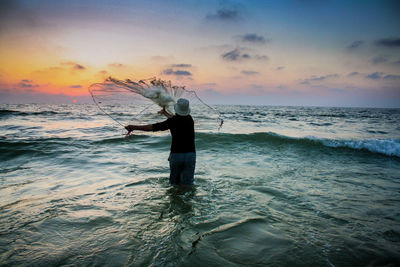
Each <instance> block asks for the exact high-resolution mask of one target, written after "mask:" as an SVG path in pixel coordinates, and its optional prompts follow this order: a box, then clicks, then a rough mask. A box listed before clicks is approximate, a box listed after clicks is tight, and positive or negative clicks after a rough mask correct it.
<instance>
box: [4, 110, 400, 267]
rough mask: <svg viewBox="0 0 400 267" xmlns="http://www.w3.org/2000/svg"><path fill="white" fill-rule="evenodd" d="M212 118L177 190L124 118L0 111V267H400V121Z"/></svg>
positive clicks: (392, 117)
mask: <svg viewBox="0 0 400 267" xmlns="http://www.w3.org/2000/svg"><path fill="white" fill-rule="evenodd" d="M213 108H215V109H216V110H217V111H218V112H220V114H221V116H222V118H223V120H224V123H223V126H222V128H220V129H219V128H218V127H214V126H213V122H214V120H215V118H213V117H212V116H211V115H210V118H211V119H209V118H208V117H207V116H208V115H207V112H208V111H207V110H203V111H202V113H201V112H200V113H199V112H197V113H196V112H195V108H194V109H193V117H194V119H195V121H196V152H197V163H196V172H195V185H194V186H193V187H174V186H171V185H170V184H169V181H168V177H169V163H168V156H169V149H170V142H171V137H170V134H169V132H157V133H153V132H138V131H135V132H133V133H132V135H131V136H130V137H129V138H125V135H124V134H125V132H126V131H125V130H124V129H123V127H121V125H119V124H118V123H116V121H117V122H123V123H121V124H122V125H124V123H125V122H127V121H129V120H130V118H131V116H132V114H134V113H135V112H136V111H135V109H134V108H133V109H131V108H130V107H129V106H117V105H115V106H113V107H110V108H109V109H108V110H107V114H108V115H107V114H105V113H103V112H102V111H101V110H99V108H98V107H97V106H96V105H94V104H71V105H47V104H46V105H45V104H24V105H17V104H13V105H10V104H7V105H6V104H2V105H0V266H399V265H400V109H372V108H334V107H332V108H331V107H275V106H246V105H215V106H213ZM196 114H199V115H198V116H199V118H196ZM111 118H113V119H111ZM164 119H165V118H163V117H162V116H161V115H158V114H148V116H144V117H143V118H142V119H141V120H137V121H133V123H136V124H140V123H142V124H143V123H155V122H160V121H163V120H164Z"/></svg>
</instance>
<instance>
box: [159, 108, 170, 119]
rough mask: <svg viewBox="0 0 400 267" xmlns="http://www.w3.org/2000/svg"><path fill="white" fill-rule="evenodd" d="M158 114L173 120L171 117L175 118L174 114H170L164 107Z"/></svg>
mask: <svg viewBox="0 0 400 267" xmlns="http://www.w3.org/2000/svg"><path fill="white" fill-rule="evenodd" d="M158 114H162V115H164V116H165V117H167V118H171V117H172V116H173V115H172V114H170V113H169V112H168V111H167V110H166V109H165V107H163V109H162V110H160V111H159V112H158Z"/></svg>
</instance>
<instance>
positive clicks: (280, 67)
mask: <svg viewBox="0 0 400 267" xmlns="http://www.w3.org/2000/svg"><path fill="white" fill-rule="evenodd" d="M284 68H285V67H284V66H279V67H276V68H275V70H283V69H284Z"/></svg>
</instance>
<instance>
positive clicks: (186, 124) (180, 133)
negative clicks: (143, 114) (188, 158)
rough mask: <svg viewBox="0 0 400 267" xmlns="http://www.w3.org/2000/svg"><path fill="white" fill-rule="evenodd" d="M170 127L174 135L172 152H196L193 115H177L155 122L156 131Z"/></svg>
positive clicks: (154, 128)
mask: <svg viewBox="0 0 400 267" xmlns="http://www.w3.org/2000/svg"><path fill="white" fill-rule="evenodd" d="M168 129H169V130H170V131H171V135H172V143H171V153H188V152H196V149H195V145H194V122H193V119H192V116H190V115H187V116H179V115H175V116H173V117H172V118H169V119H167V120H166V121H163V122H159V123H155V124H153V131H154V132H155V131H165V130H168Z"/></svg>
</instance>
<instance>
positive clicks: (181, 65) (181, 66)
mask: <svg viewBox="0 0 400 267" xmlns="http://www.w3.org/2000/svg"><path fill="white" fill-rule="evenodd" d="M190 67H192V64H172V65H171V68H190Z"/></svg>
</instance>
